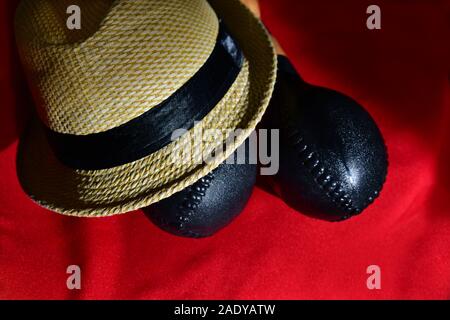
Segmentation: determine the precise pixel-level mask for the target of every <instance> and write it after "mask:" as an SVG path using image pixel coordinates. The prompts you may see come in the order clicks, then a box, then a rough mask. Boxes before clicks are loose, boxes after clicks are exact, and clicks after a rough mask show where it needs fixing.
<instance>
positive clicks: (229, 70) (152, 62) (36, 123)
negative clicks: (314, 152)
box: [16, 0, 276, 217]
mask: <svg viewBox="0 0 450 320" xmlns="http://www.w3.org/2000/svg"><path fill="white" fill-rule="evenodd" d="M71 4H76V5H78V6H79V7H80V8H81V23H82V28H81V29H80V30H69V29H68V28H67V25H66V23H67V18H68V16H69V15H68V14H67V12H66V10H67V7H68V6H69V5H71ZM16 38H17V44H18V48H19V52H20V56H21V60H22V63H23V66H24V69H25V72H26V74H27V76H28V80H29V83H30V87H31V90H32V93H33V97H34V101H35V104H36V111H37V112H36V113H37V115H38V116H37V117H35V119H34V120H33V121H32V124H31V125H30V127H29V129H28V130H27V132H26V134H25V135H24V137H23V138H22V140H21V143H20V145H19V151H18V159H17V171H18V176H19V179H20V182H21V184H22V187H23V189H24V190H25V192H26V193H27V194H28V195H29V196H30V197H31V198H32V199H33V200H34V201H36V202H37V203H38V204H40V205H42V206H44V207H46V208H48V209H51V210H54V211H56V212H59V213H62V214H66V215H73V216H86V217H93V216H108V215H113V214H118V213H123V212H127V211H132V210H135V209H138V208H141V207H144V206H147V205H150V204H152V203H155V202H157V201H159V200H161V199H163V198H166V197H169V196H170V195H172V194H174V193H176V192H178V191H180V190H182V189H184V188H186V187H187V186H189V185H191V184H193V183H194V182H195V181H197V180H199V179H200V178H202V177H203V176H205V175H207V174H208V173H209V172H211V171H212V170H213V169H215V168H216V167H217V166H218V165H219V164H220V163H222V162H223V161H224V160H225V159H226V158H227V157H228V156H229V155H230V154H231V153H232V152H233V151H234V150H235V149H236V148H237V147H238V146H239V145H240V144H241V143H242V142H243V141H244V140H245V139H246V138H247V137H248V136H249V135H250V133H251V132H252V130H254V128H255V126H256V124H257V123H258V122H259V121H260V119H261V117H262V115H263V113H264V111H265V109H266V107H267V105H268V102H269V99H270V97H271V94H272V90H273V86H274V82H275V76H276V55H275V52H274V50H273V47H272V44H271V41H270V39H269V36H268V34H267V32H266V30H265V29H264V27H263V25H262V24H261V23H260V21H259V20H258V19H257V18H255V17H254V16H253V15H252V14H251V13H250V11H248V9H247V8H246V7H245V6H244V5H242V4H241V3H240V2H239V1H238V0H211V1H209V2H207V1H205V0H188V1H187V0H115V1H113V0H95V1H92V0H71V1H67V0H24V1H23V2H22V3H21V5H20V6H19V9H18V11H17V15H16ZM197 126H201V127H202V129H203V130H206V129H225V128H226V129H237V128H239V129H242V130H241V131H239V133H238V135H237V136H236V139H235V141H234V142H235V143H234V147H233V148H226V149H225V150H224V151H223V152H220V151H216V152H217V154H216V156H215V157H214V160H213V161H208V162H207V163H206V162H200V163H199V162H196V161H185V162H174V161H173V157H172V156H171V155H172V154H173V153H174V152H175V153H176V152H177V151H178V150H181V149H182V148H184V147H186V146H189V145H190V146H192V147H193V150H196V151H195V152H202V151H203V152H204V151H205V150H206V151H207V152H213V151H214V150H222V146H223V144H224V142H225V140H227V139H228V137H227V136H226V135H225V136H224V137H223V138H222V139H220V140H217V139H216V140H214V139H213V140H208V141H206V142H203V143H202V144H201V146H200V149H199V148H198V147H199V146H198V145H196V143H197V144H198V139H196V138H195V136H194V132H195V129H196V127H197ZM175 128H185V129H187V132H186V133H185V134H183V135H181V136H180V137H179V138H178V139H176V140H174V141H172V139H170V137H171V133H172V131H173V129H175ZM227 132H229V131H227Z"/></svg>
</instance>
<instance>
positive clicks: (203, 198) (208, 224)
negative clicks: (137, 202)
mask: <svg viewBox="0 0 450 320" xmlns="http://www.w3.org/2000/svg"><path fill="white" fill-rule="evenodd" d="M232 156H236V152H235V153H234V154H233V155H232ZM256 170H257V167H256V165H255V164H248V154H246V161H245V164H237V163H234V164H226V163H222V164H221V165H220V166H219V167H218V168H217V169H216V170H214V171H212V172H211V173H209V174H208V175H207V176H205V177H203V178H201V179H200V180H199V181H197V182H196V183H195V184H193V185H192V186H190V187H188V188H186V189H184V190H183V191H181V192H178V193H176V194H174V195H172V196H171V197H169V198H167V199H164V200H162V201H160V202H158V203H156V204H154V205H152V206H151V207H149V208H147V209H145V212H146V214H147V216H148V217H149V218H150V219H151V220H152V221H153V222H154V223H155V224H156V225H157V226H159V227H160V228H161V229H163V230H166V231H168V232H170V233H172V234H175V235H178V236H184V237H192V238H201V237H207V236H211V235H213V234H214V233H216V232H217V231H219V230H220V229H222V228H223V227H225V226H227V225H228V224H229V223H230V222H231V221H232V220H233V219H234V218H235V217H236V216H237V215H239V213H241V211H242V210H243V209H244V207H245V205H246V204H247V201H248V199H249V198H250V195H251V193H252V190H253V186H254V184H255V180H256Z"/></svg>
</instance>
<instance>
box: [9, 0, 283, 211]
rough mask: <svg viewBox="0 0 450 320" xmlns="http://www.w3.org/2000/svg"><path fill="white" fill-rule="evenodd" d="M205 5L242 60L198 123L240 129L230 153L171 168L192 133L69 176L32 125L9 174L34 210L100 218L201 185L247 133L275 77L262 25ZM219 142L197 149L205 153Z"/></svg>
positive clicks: (247, 15)
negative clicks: (130, 159) (222, 24)
mask: <svg viewBox="0 0 450 320" xmlns="http://www.w3.org/2000/svg"><path fill="white" fill-rule="evenodd" d="M210 4H211V5H212V7H213V8H214V9H215V11H216V12H217V13H218V15H219V16H220V17H221V18H222V19H223V20H224V22H225V23H226V25H227V27H228V29H229V30H230V32H231V34H233V36H234V38H235V39H236V41H237V42H238V43H239V45H240V47H241V49H242V51H243V53H244V55H245V57H246V60H245V62H244V66H243V68H242V70H241V72H240V73H239V75H238V77H237V79H236V81H235V83H234V84H233V85H232V86H231V88H230V90H229V91H228V92H227V93H226V95H225V96H224V97H223V98H222V100H221V101H220V102H219V103H218V105H217V106H216V107H214V109H213V110H212V111H211V112H210V113H209V114H208V115H207V116H206V117H205V118H204V119H203V120H202V122H201V124H200V125H201V127H202V129H203V130H207V129H227V130H229V129H238V128H239V129H242V130H240V132H239V134H238V135H237V136H236V139H235V145H234V147H233V148H227V149H226V150H225V152H223V153H220V154H219V155H218V156H216V157H215V158H214V161H212V162H211V161H208V163H202V164H198V163H193V162H174V161H173V157H172V155H173V154H174V153H175V152H176V151H177V150H180V148H183V147H185V146H186V145H194V142H195V141H196V140H197V139H196V137H195V134H196V133H195V127H194V129H191V130H190V131H189V132H188V133H186V134H185V135H183V136H182V137H180V138H179V139H178V140H177V141H175V142H172V143H171V144H169V145H167V146H166V147H164V148H163V149H161V150H159V151H157V152H155V153H153V154H151V155H149V156H147V157H145V158H143V159H140V160H137V161H134V162H132V163H129V164H126V165H122V166H118V167H114V168H111V169H105V170H74V169H71V168H68V167H65V166H64V165H62V164H61V163H60V162H59V161H58V160H57V159H56V158H55V156H54V155H53V153H52V151H51V149H50V147H49V145H48V143H47V140H46V137H45V134H44V131H43V129H42V126H41V125H40V124H39V123H38V120H36V119H35V120H34V121H33V123H32V124H31V126H30V127H29V129H28V130H27V132H26V133H25V134H24V137H23V138H22V139H21V142H20V145H19V149H18V156H17V172H18V176H19V180H20V183H21V185H22V187H23V189H24V191H25V192H26V193H27V194H28V195H29V196H30V197H31V198H32V199H33V200H34V201H36V202H37V203H39V204H40V205H41V206H43V207H46V208H48V209H50V210H53V211H56V212H58V213H61V214H65V215H72V216H81V217H101V216H110V215H114V214H119V213H125V212H129V211H133V210H136V209H139V208H142V207H145V206H148V205H150V204H152V203H155V202H158V201H160V200H162V199H164V198H166V197H169V196H171V195H172V194H174V193H176V192H178V191H181V190H183V189H184V188H186V187H187V186H189V185H191V184H193V183H194V182H195V181H197V180H198V179H200V178H202V177H203V176H205V175H206V174H208V173H209V172H211V171H212V170H214V169H215V168H216V167H217V166H219V164H220V163H222V162H223V161H225V160H226V159H227V158H228V157H229V156H230V155H231V153H233V152H234V150H235V149H236V148H237V147H238V146H239V145H240V144H242V143H243V142H244V141H245V139H246V138H247V137H248V136H249V135H250V134H251V132H252V131H253V130H254V128H255V127H256V125H257V123H258V122H259V121H260V120H261V118H262V115H263V114H264V112H265V110H266V108H267V105H268V103H269V100H270V97H271V95H272V91H273V87H274V84H275V77H276V54H275V51H274V49H273V46H272V43H271V40H270V38H269V35H268V33H267V31H266V30H265V28H264V26H263V25H262V23H261V22H260V21H259V20H258V19H257V18H256V17H254V16H253V14H252V13H251V12H250V11H249V10H248V9H247V8H246V7H245V6H244V5H242V4H241V3H240V2H239V1H238V0H226V1H223V0H213V1H210ZM222 144H223V141H215V140H213V141H210V142H206V143H205V142H204V144H203V146H202V149H201V150H197V149H198V148H194V150H197V151H196V152H203V153H208V152H209V151H212V150H214V149H215V148H217V147H221V146H222Z"/></svg>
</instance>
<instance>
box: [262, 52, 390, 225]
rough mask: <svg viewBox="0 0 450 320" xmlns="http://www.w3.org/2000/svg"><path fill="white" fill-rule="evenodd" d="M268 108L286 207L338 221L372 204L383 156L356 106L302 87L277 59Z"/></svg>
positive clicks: (329, 93) (328, 93)
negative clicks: (278, 138)
mask: <svg viewBox="0 0 450 320" xmlns="http://www.w3.org/2000/svg"><path fill="white" fill-rule="evenodd" d="M270 108H271V111H270V112H271V113H270V115H269V116H270V117H271V119H272V126H273V127H280V129H281V141H280V172H279V174H278V176H277V180H278V182H279V187H278V189H279V192H280V193H281V196H282V197H283V199H284V200H285V201H286V202H287V203H288V204H289V205H290V206H292V207H294V208H295V209H297V210H299V211H301V212H303V213H306V214H309V215H312V216H315V217H318V218H322V219H326V220H331V221H338V220H343V219H346V218H349V217H351V216H353V215H355V214H358V213H360V212H361V211H362V210H364V209H365V208H366V207H367V206H368V205H369V204H371V203H372V202H373V201H374V199H375V198H376V197H377V196H378V195H379V192H380V191H381V188H382V186H383V183H384V181H385V179H386V174H387V152H386V147H385V144H384V141H383V138H382V136H381V133H380V131H379V129H378V127H377V125H376V124H375V122H374V121H373V119H372V118H371V116H370V115H369V114H368V113H367V112H366V111H365V110H364V109H363V108H362V107H361V106H360V105H359V104H358V103H356V102H355V101H354V100H352V99H351V98H349V97H347V96H345V95H343V94H341V93H339V92H336V91H333V90H330V89H326V88H321V87H316V86H311V85H308V84H306V83H305V82H303V81H302V80H301V78H300V77H299V76H298V74H297V73H296V72H295V70H294V68H293V67H292V65H291V64H290V63H289V61H288V60H287V59H286V58H284V57H280V58H279V72H278V80H277V85H276V89H275V94H274V97H273V99H272V102H271V106H270Z"/></svg>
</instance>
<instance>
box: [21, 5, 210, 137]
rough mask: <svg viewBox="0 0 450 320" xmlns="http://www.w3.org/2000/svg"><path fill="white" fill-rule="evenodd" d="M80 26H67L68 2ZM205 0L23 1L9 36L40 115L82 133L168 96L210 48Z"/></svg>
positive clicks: (97, 129) (121, 119)
mask: <svg viewBox="0 0 450 320" xmlns="http://www.w3.org/2000/svg"><path fill="white" fill-rule="evenodd" d="M73 4H75V5H78V6H79V7H80V9H81V16H80V17H81V29H80V30H69V29H68V27H67V25H66V21H67V19H68V18H69V16H70V14H67V12H66V10H67V7H68V6H69V5H73ZM217 33H218V19H217V16H216V14H215V13H214V11H213V10H212V8H211V7H210V6H209V4H208V3H207V1H205V0H189V1H186V0H115V1H112V0H96V1H92V0H72V1H66V0H24V1H23V2H22V3H21V5H20V7H19V9H18V12H17V15H16V35H17V43H18V47H19V51H20V54H21V58H22V62H23V65H24V68H25V71H26V73H27V76H28V78H29V81H30V83H31V88H32V91H33V96H34V98H35V101H36V105H37V106H36V107H37V110H38V114H39V116H40V118H41V120H42V121H43V122H44V123H45V124H46V125H47V126H48V127H49V128H50V129H52V130H54V131H57V132H61V133H70V134H77V135H85V134H91V133H97V132H102V131H106V130H109V129H112V128H114V127H117V126H119V125H121V124H124V123H126V122H128V121H130V120H132V119H134V118H136V117H138V116H139V115H141V114H143V113H145V112H146V111H148V110H150V109H151V108H153V107H155V106H157V105H158V104H160V103H161V102H162V101H164V100H166V99H167V98H168V97H170V96H171V95H172V94H173V93H174V92H175V91H177V90H178V89H179V88H180V87H181V86H183V84H185V83H186V82H187V81H188V80H189V79H190V78H191V77H192V76H193V75H194V74H195V73H196V72H197V71H198V70H199V69H200V68H201V66H202V65H203V64H204V63H205V61H206V60H207V59H208V57H209V55H210V54H211V52H212V51H213V49H214V46H215V43H216V38H217Z"/></svg>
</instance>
